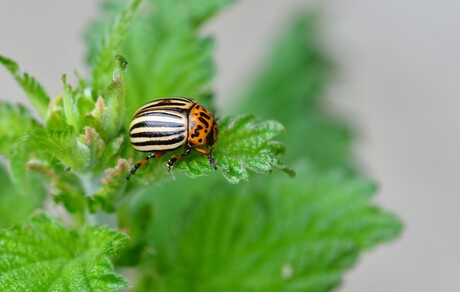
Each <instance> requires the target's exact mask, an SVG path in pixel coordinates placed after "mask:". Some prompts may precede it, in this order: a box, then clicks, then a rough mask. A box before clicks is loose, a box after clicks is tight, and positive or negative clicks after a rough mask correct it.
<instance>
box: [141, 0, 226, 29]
mask: <svg viewBox="0 0 460 292" xmlns="http://www.w3.org/2000/svg"><path fill="white" fill-rule="evenodd" d="M150 2H151V3H153V5H154V7H155V9H156V10H157V11H158V12H156V13H157V16H160V17H162V18H163V20H162V21H163V22H164V23H168V25H169V26H171V27H174V26H175V25H176V24H177V22H181V23H184V24H187V25H189V26H190V27H192V28H195V29H196V28H199V27H200V26H201V25H202V24H204V23H205V22H206V21H207V20H209V18H211V17H213V16H214V15H215V14H217V13H218V12H219V11H220V10H222V9H223V8H225V7H226V6H227V5H229V4H231V3H233V2H235V1H234V0H208V1H201V0H176V1H171V0H150ZM172 12H174V15H175V17H167V15H170V14H171V13H172Z"/></svg>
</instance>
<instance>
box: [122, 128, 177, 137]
mask: <svg viewBox="0 0 460 292" xmlns="http://www.w3.org/2000/svg"><path fill="white" fill-rule="evenodd" d="M183 133H185V129H184V130H182V131H169V132H140V133H134V134H130V137H131V138H158V137H167V136H176V135H178V134H183Z"/></svg>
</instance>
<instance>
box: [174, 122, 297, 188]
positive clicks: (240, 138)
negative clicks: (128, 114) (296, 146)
mask: <svg viewBox="0 0 460 292" xmlns="http://www.w3.org/2000/svg"><path fill="white" fill-rule="evenodd" d="M218 123H219V134H218V138H217V144H216V147H215V149H214V151H213V155H214V157H215V159H216V163H217V167H218V170H220V171H221V172H222V174H223V175H224V177H225V178H226V179H227V180H228V181H229V182H230V183H239V182H240V181H247V180H249V171H253V172H255V173H262V174H270V173H271V171H272V170H273V169H281V170H284V171H286V172H287V173H288V174H290V175H294V171H293V170H292V169H290V168H288V167H287V166H285V165H282V164H281V162H280V159H279V156H280V155H282V154H284V150H285V149H284V146H283V145H282V144H280V143H279V142H277V141H274V140H273V139H274V138H276V137H277V136H279V135H281V134H283V133H284V128H283V126H282V125H281V124H280V123H278V122H276V121H270V120H268V121H260V120H258V119H257V118H256V117H254V116H251V115H243V116H237V117H225V118H222V119H221V120H219V121H218ZM174 169H180V170H182V171H185V173H186V174H187V175H189V176H192V177H196V176H201V175H204V174H205V173H207V172H210V171H214V169H213V168H211V167H210V165H209V161H208V158H207V157H205V156H203V155H202V154H200V153H192V154H189V155H188V156H185V157H184V158H183V159H181V160H180V161H179V162H178V163H177V164H176V165H174Z"/></svg>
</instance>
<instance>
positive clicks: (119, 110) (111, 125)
mask: <svg viewBox="0 0 460 292" xmlns="http://www.w3.org/2000/svg"><path fill="white" fill-rule="evenodd" d="M115 61H116V64H117V65H116V67H115V71H114V73H113V80H112V84H111V85H110V86H109V90H108V94H107V95H108V97H107V109H108V117H107V119H106V120H107V125H106V129H107V130H106V131H107V132H108V133H109V136H114V135H117V134H118V132H119V131H120V129H121V127H122V126H123V124H124V121H125V94H126V90H125V81H124V78H123V71H124V70H125V69H126V66H127V65H128V62H127V61H126V59H125V58H124V57H122V56H120V55H117V56H116V57H115Z"/></svg>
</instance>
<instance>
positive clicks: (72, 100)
mask: <svg viewBox="0 0 460 292" xmlns="http://www.w3.org/2000/svg"><path fill="white" fill-rule="evenodd" d="M62 83H63V86H64V90H63V94H62V103H63V106H64V115H65V118H66V122H67V125H69V126H72V127H74V129H79V128H80V124H79V119H80V117H79V116H80V113H79V111H78V107H77V98H76V96H75V95H74V94H73V92H72V88H71V87H70V85H68V84H67V77H66V75H63V76H62Z"/></svg>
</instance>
